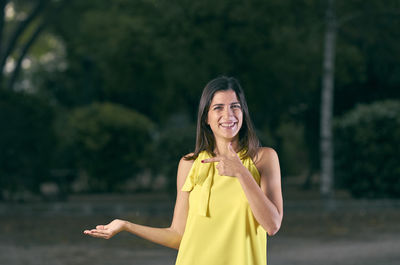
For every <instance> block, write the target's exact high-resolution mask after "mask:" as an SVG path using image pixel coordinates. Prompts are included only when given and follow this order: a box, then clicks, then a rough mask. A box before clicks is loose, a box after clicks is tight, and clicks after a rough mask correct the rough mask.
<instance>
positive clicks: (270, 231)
mask: <svg viewBox="0 0 400 265" xmlns="http://www.w3.org/2000/svg"><path fill="white" fill-rule="evenodd" d="M280 228H281V225H280V224H277V225H274V226H272V227H269V228H268V229H267V234H268V235H269V236H273V235H275V234H276V233H278V231H279V229H280Z"/></svg>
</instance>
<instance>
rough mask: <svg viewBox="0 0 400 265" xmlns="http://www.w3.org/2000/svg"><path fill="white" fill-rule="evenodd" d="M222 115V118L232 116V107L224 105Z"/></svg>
mask: <svg viewBox="0 0 400 265" xmlns="http://www.w3.org/2000/svg"><path fill="white" fill-rule="evenodd" d="M223 115H224V118H229V117H232V116H233V111H232V109H231V108H230V107H229V106H228V107H226V108H225V110H224V113H223Z"/></svg>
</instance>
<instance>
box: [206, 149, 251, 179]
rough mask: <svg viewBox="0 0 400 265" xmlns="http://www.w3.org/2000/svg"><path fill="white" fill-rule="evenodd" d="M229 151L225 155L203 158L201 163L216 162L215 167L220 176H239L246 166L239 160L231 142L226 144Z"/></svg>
mask: <svg viewBox="0 0 400 265" xmlns="http://www.w3.org/2000/svg"><path fill="white" fill-rule="evenodd" d="M228 150H229V153H228V154H227V155H218V156H216V157H212V158H209V159H204V160H202V161H201V162H202V163H212V162H218V164H217V165H216V168H217V170H218V174H219V175H221V176H231V177H239V176H240V174H241V173H242V172H243V171H246V170H247V169H246V167H245V166H244V165H243V164H242V161H240V158H239V156H238V155H237V154H236V152H235V150H233V147H232V143H229V144H228Z"/></svg>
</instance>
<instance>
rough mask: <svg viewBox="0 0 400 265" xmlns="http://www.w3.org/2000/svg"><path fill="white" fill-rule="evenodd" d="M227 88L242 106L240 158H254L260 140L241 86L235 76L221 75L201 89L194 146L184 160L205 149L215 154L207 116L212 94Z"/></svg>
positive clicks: (192, 158)
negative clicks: (241, 151)
mask: <svg viewBox="0 0 400 265" xmlns="http://www.w3.org/2000/svg"><path fill="white" fill-rule="evenodd" d="M227 90H233V91H234V92H235V94H236V97H237V98H238V99H239V102H240V106H241V108H242V113H243V124H242V127H241V128H240V131H239V150H244V154H243V157H242V158H244V157H247V156H249V157H251V158H252V159H254V158H255V156H256V154H257V149H258V147H260V141H259V140H258V138H257V135H256V133H255V131H254V126H253V123H252V121H251V119H250V115H249V108H248V106H247V102H246V98H245V96H244V92H243V90H242V87H241V86H240V84H239V81H238V80H236V79H235V78H233V77H227V76H221V77H217V78H215V79H213V80H211V81H210V82H208V84H207V85H206V86H205V87H204V89H203V93H202V95H201V98H200V104H199V112H198V115H197V132H196V147H195V151H194V153H193V154H191V155H188V156H186V157H185V159H186V160H194V159H196V158H197V156H198V155H199V153H200V152H202V151H207V152H208V153H210V154H211V155H213V156H216V154H215V153H214V149H215V138H214V134H213V132H212V130H211V128H210V126H209V125H208V124H207V117H208V111H209V108H210V104H211V101H212V99H213V97H214V94H215V93H216V92H218V91H227Z"/></svg>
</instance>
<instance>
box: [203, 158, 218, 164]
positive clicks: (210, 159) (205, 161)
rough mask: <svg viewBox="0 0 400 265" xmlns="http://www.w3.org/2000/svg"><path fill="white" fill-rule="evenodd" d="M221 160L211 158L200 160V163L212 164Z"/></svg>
mask: <svg viewBox="0 0 400 265" xmlns="http://www.w3.org/2000/svg"><path fill="white" fill-rule="evenodd" d="M219 161H221V159H220V158H219V157H212V158H208V159H204V160H201V163H212V162H219Z"/></svg>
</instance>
